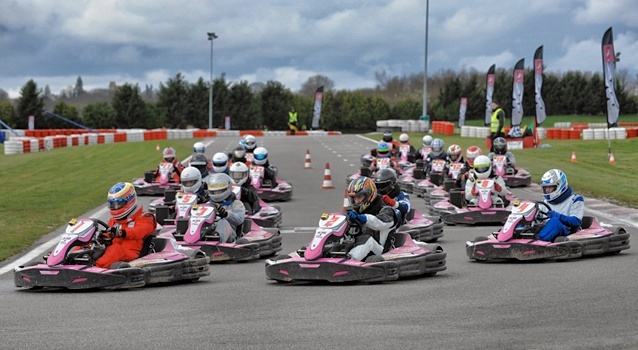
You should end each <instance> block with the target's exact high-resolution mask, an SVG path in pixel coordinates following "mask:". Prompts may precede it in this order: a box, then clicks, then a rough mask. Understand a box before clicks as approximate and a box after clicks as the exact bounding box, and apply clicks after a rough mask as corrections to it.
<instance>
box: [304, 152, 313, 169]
mask: <svg viewBox="0 0 638 350" xmlns="http://www.w3.org/2000/svg"><path fill="white" fill-rule="evenodd" d="M303 167H304V169H312V163H311V162H310V150H308V149H307V150H306V163H305V164H304V166H303Z"/></svg>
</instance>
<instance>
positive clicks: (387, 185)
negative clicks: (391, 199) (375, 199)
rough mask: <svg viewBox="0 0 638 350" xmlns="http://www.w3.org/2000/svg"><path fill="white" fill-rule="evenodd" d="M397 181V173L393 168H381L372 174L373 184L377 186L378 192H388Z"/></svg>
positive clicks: (382, 193)
mask: <svg viewBox="0 0 638 350" xmlns="http://www.w3.org/2000/svg"><path fill="white" fill-rule="evenodd" d="M396 183H397V174H396V172H394V169H389V168H386V169H381V170H379V171H377V173H376V174H374V185H375V186H376V187H377V191H378V192H379V194H381V195H384V194H388V193H390V191H392V189H393V188H394V186H395V185H396Z"/></svg>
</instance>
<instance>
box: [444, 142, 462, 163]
mask: <svg viewBox="0 0 638 350" xmlns="http://www.w3.org/2000/svg"><path fill="white" fill-rule="evenodd" d="M461 154H463V149H462V148H461V146H459V145H457V144H453V145H451V146H450V147H448V148H447V156H448V157H450V160H452V161H453V162H456V161H458V160H459V159H461Z"/></svg>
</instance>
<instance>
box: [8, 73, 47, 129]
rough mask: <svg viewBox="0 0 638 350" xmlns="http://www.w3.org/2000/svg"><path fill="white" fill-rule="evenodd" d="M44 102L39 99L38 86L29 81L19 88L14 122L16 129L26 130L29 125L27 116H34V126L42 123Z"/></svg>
mask: <svg viewBox="0 0 638 350" xmlns="http://www.w3.org/2000/svg"><path fill="white" fill-rule="evenodd" d="M43 108H44V101H43V99H42V97H40V91H39V90H38V85H37V84H36V83H35V81H33V79H31V80H29V81H28V82H27V83H26V84H24V86H23V87H22V88H20V98H19V99H18V108H17V115H16V120H15V125H16V128H18V129H27V127H28V124H29V116H34V117H35V120H36V125H38V122H41V121H42V112H43Z"/></svg>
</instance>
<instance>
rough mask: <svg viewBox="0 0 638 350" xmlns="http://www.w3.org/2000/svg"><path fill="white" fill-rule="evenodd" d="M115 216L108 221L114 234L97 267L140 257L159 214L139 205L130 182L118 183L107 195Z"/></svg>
mask: <svg viewBox="0 0 638 350" xmlns="http://www.w3.org/2000/svg"><path fill="white" fill-rule="evenodd" d="M106 203H107V204H108V208H109V213H110V214H111V218H110V220H109V222H108V225H109V227H110V228H109V232H110V235H111V236H112V237H113V241H112V243H111V245H109V246H108V247H107V248H106V250H105V251H104V254H103V255H102V256H101V257H100V258H99V259H97V261H96V262H95V265H96V266H97V267H101V268H105V269H108V268H109V267H110V266H111V265H112V264H114V263H116V262H118V261H124V262H128V261H132V260H135V259H137V258H138V257H139V255H140V251H141V250H142V245H143V244H144V238H146V236H148V235H150V234H152V233H153V231H154V230H155V226H156V222H155V216H154V215H153V214H151V213H148V212H144V210H143V209H144V208H143V207H142V206H141V205H140V206H139V208H138V206H137V194H136V193H135V187H133V185H132V184H131V183H129V182H118V183H116V184H115V185H113V187H111V189H109V192H108V194H107V197H106Z"/></svg>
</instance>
